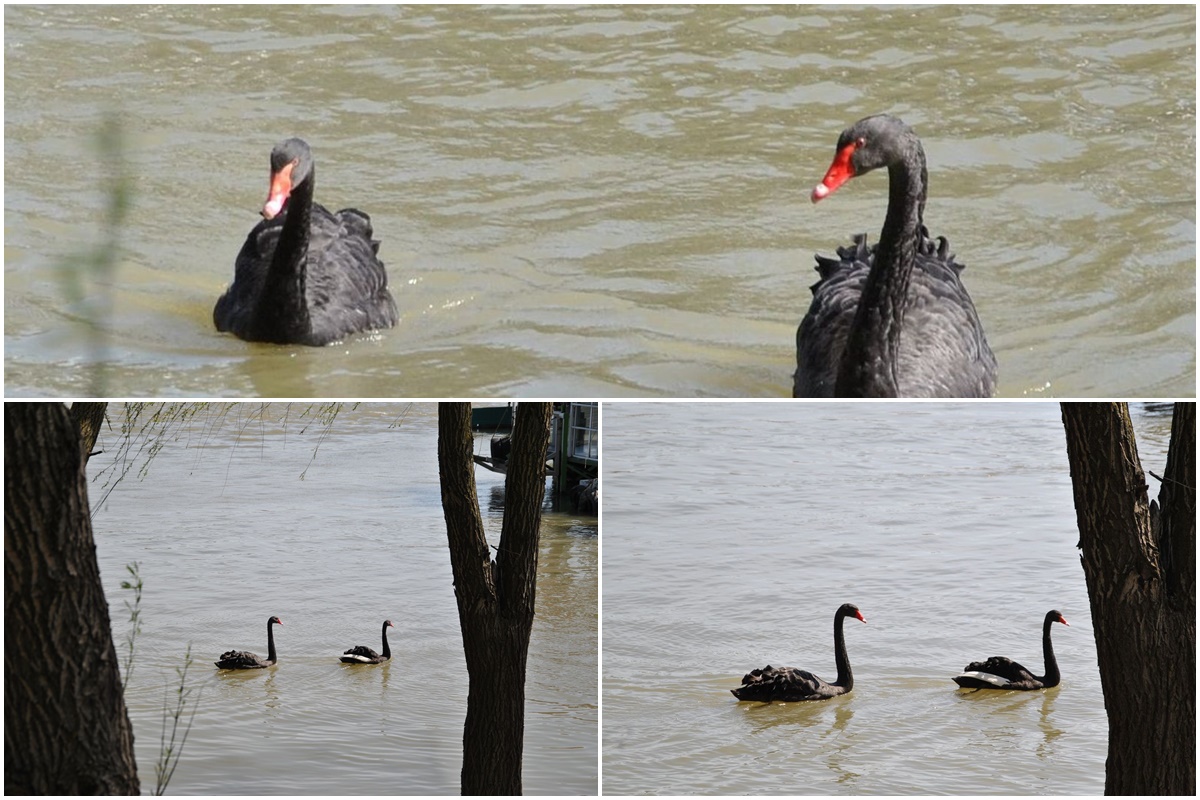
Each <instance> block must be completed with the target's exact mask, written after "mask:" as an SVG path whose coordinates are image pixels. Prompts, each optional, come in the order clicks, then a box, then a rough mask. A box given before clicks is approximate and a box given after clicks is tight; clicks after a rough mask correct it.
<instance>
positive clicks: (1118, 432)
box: [1062, 403, 1196, 795]
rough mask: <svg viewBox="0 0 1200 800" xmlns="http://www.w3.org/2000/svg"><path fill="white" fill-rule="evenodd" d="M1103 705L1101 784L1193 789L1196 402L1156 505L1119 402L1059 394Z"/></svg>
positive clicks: (1179, 428) (1174, 433)
mask: <svg viewBox="0 0 1200 800" xmlns="http://www.w3.org/2000/svg"><path fill="white" fill-rule="evenodd" d="M1062 417H1063V424H1064V426H1065V427H1066V432H1067V458H1068V460H1069V462H1070V465H1071V481H1072V483H1073V485H1074V490H1075V513H1076V516H1077V518H1078V521H1079V533H1080V540H1079V546H1080V549H1081V550H1082V558H1083V571H1084V575H1085V576H1086V578H1087V584H1088V597H1089V598H1090V601H1091V607H1092V623H1093V625H1094V626H1095V637H1096V651H1097V656H1098V658H1099V662H1100V679H1101V684H1102V685H1103V687H1104V705H1105V709H1106V710H1107V712H1108V762H1107V768H1106V778H1105V786H1104V791H1105V793H1106V794H1110V795H1112V794H1117V795H1164V794H1171V795H1176V794H1179V795H1194V794H1195V793H1196V760H1195V759H1196V617H1195V611H1196V406H1195V404H1194V403H1178V404H1176V406H1175V415H1174V420H1173V423H1172V428H1171V445H1170V451H1169V453H1168V456H1167V467H1166V470H1165V471H1164V474H1163V476H1162V477H1163V483H1162V488H1161V489H1160V491H1159V495H1158V498H1159V502H1158V504H1157V506H1155V507H1154V508H1152V504H1151V502H1150V500H1149V497H1148V494H1147V489H1148V487H1147V485H1146V480H1145V476H1144V475H1143V473H1142V467H1141V464H1140V462H1139V460H1138V454H1137V447H1136V444H1135V442H1134V435H1133V426H1132V424H1131V422H1130V419H1129V410H1128V408H1127V407H1126V406H1125V404H1123V403H1064V404H1063V407H1062Z"/></svg>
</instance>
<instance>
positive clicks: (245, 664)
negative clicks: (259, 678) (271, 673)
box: [213, 617, 283, 669]
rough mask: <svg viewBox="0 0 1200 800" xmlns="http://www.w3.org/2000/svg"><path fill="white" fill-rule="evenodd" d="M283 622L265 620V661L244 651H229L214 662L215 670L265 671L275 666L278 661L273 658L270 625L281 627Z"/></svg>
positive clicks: (272, 634)
mask: <svg viewBox="0 0 1200 800" xmlns="http://www.w3.org/2000/svg"><path fill="white" fill-rule="evenodd" d="M282 624H283V620H281V619H280V618H279V617H271V618H270V619H269V620H267V659H266V660H265V661H264V660H263V659H261V658H259V657H258V656H256V655H255V654H254V653H251V652H249V651H246V650H229V651H226V652H224V653H221V660H220V661H214V662H213V663H214V664H216V665H217V669H266V668H267V667H271V666H274V665H275V662H276V661H278V659H277V658H276V657H275V634H274V632H273V631H272V630H271V626H272V625H282Z"/></svg>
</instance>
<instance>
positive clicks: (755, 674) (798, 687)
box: [729, 603, 866, 702]
mask: <svg viewBox="0 0 1200 800" xmlns="http://www.w3.org/2000/svg"><path fill="white" fill-rule="evenodd" d="M846 617H854V618H855V619H858V620H861V621H862V622H866V620H865V619H863V615H862V612H860V611H859V610H858V606H855V605H853V604H851V603H846V604H844V605H843V606H841V607H840V608H839V609H838V610H837V613H836V614H834V617H833V656H834V660H835V661H836V662H837V680H836V681H834V682H833V683H828V682H826V681H824V680H822V679H821V678H818V677H817V676H816V675H813V674H812V673H811V672H805V671H804V670H802V669H796V668H795V667H772V666H771V665H769V664H768V665H767V666H765V667H763V668H762V669H756V670H753V671H752V672H749V673H747V674H746V676H745V677H743V678H742V685H741V686H740V687H739V688H737V689H730V690H729V691H731V692H733V696H734V697H736V698H737V699H738V700H762V701H766V702H769V701H772V700H779V701H785V702H792V701H798V700H828V699H829V698H831V697H837V696H838V695H839V694H848V693H849V692H850V690H851V689H853V688H854V673H853V672H851V671H850V659H849V658H848V657H847V656H846V640H845V638H844V637H843V635H842V620H844V619H845V618H846Z"/></svg>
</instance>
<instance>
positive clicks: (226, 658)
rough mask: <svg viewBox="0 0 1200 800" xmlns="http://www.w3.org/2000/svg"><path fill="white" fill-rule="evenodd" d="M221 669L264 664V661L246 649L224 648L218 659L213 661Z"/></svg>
mask: <svg viewBox="0 0 1200 800" xmlns="http://www.w3.org/2000/svg"><path fill="white" fill-rule="evenodd" d="M214 663H215V664H216V665H217V666H218V667H220V668H221V669H239V668H246V667H261V666H266V662H265V661H263V660H262V659H261V658H259V657H258V656H257V655H256V654H254V653H251V652H250V651H248V650H226V651H225V652H224V653H222V654H221V659H220V661H216V662H214Z"/></svg>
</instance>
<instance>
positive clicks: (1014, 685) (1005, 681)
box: [954, 656, 1044, 689]
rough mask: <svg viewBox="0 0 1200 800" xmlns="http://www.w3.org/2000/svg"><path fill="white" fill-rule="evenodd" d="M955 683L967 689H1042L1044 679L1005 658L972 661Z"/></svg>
mask: <svg viewBox="0 0 1200 800" xmlns="http://www.w3.org/2000/svg"><path fill="white" fill-rule="evenodd" d="M954 682H955V683H957V684H958V685H959V686H962V687H963V688H966V689H1041V688H1043V686H1044V684H1043V683H1042V679H1041V678H1039V677H1038V676H1037V675H1034V674H1033V673H1032V672H1030V671H1029V670H1028V669H1026V668H1025V667H1023V666H1021V665H1020V664H1018V663H1017V662H1016V661H1013V660H1012V659H1011V658H1005V657H1004V656H992V657H991V658H989V659H988V660H987V661H972V662H971V663H970V664H967V666H966V669H964V670H963V674H961V675H956V676H955V677H954Z"/></svg>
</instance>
